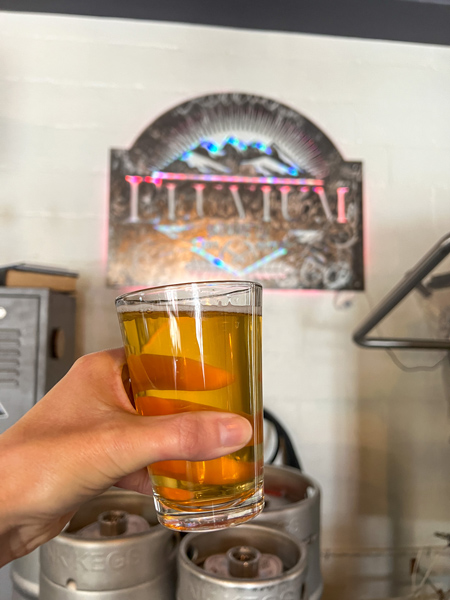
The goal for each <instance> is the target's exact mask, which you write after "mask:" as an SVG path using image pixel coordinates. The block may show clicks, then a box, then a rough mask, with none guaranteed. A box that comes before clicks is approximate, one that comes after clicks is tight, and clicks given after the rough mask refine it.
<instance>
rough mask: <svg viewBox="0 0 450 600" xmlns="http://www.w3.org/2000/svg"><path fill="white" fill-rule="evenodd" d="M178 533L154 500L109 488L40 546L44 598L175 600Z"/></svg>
mask: <svg viewBox="0 0 450 600" xmlns="http://www.w3.org/2000/svg"><path fill="white" fill-rule="evenodd" d="M178 544H179V535H178V534H177V533H176V532H173V531H170V530H169V529H167V528H165V527H163V526H162V525H159V524H158V521H157V517H156V513H155V509H154V505H153V500H152V498H151V497H148V496H144V495H142V494H137V493H134V492H127V491H124V490H110V491H108V492H106V493H105V494H102V495H101V496H99V497H97V498H95V499H93V500H91V501H90V502H88V503H87V504H85V505H84V506H83V507H82V508H81V509H80V510H79V511H78V513H77V514H76V515H75V516H74V517H73V519H72V520H71V521H70V524H69V526H68V528H67V529H66V530H65V531H64V532H63V533H61V534H60V535H58V536H57V537H56V538H54V539H53V540H51V541H50V542H47V543H46V544H44V545H43V546H41V553H40V562H41V570H40V598H42V599H43V600H88V599H89V600H129V599H130V598H132V599H133V600H149V599H151V600H174V598H175V584H176V557H177V552H178Z"/></svg>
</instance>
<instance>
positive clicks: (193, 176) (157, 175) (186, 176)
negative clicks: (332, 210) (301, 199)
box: [127, 171, 323, 186]
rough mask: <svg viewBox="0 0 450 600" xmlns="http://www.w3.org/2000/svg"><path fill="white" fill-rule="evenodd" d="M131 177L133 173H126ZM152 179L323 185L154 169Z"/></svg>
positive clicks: (316, 181) (318, 181) (320, 182)
mask: <svg viewBox="0 0 450 600" xmlns="http://www.w3.org/2000/svg"><path fill="white" fill-rule="evenodd" d="M127 177H133V175H131V176H130V175H127ZM152 179H153V181H155V180H156V179H163V180H169V181H199V182H201V181H212V182H219V183H256V184H259V185H261V184H269V185H282V184H286V185H307V186H314V185H319V186H321V185H323V180H322V179H299V178H295V177H244V176H241V175H205V174H202V173H165V172H163V171H155V172H153V173H152Z"/></svg>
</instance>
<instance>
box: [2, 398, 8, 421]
mask: <svg viewBox="0 0 450 600" xmlns="http://www.w3.org/2000/svg"><path fill="white" fill-rule="evenodd" d="M8 417H9V415H8V412H7V411H6V409H5V407H4V406H3V404H2V403H1V402H0V419H7V418H8Z"/></svg>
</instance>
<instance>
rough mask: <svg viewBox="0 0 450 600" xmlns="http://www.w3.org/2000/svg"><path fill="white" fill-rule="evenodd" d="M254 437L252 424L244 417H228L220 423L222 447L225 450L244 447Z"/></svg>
mask: <svg viewBox="0 0 450 600" xmlns="http://www.w3.org/2000/svg"><path fill="white" fill-rule="evenodd" d="M251 435H252V427H251V425H250V423H249V422H248V421H247V420H246V419H244V418H242V417H227V418H222V419H221V420H220V421H219V437H220V445H221V446H223V447H224V448H230V447H231V446H243V445H244V444H246V443H247V442H248V440H249V439H250V438H251Z"/></svg>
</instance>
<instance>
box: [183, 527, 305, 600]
mask: <svg viewBox="0 0 450 600" xmlns="http://www.w3.org/2000/svg"><path fill="white" fill-rule="evenodd" d="M306 554H307V551H306V547H305V546H304V545H303V544H301V543H300V542H299V541H298V540H297V539H296V538H294V537H293V536H291V535H289V534H287V533H284V532H281V531H274V530H273V529H271V528H269V527H264V526H261V525H239V526H238V527H230V528H229V529H222V530H219V531H213V532H203V533H189V534H188V535H186V536H185V537H184V539H183V540H182V542H181V544H180V549H179V553H178V585H177V596H176V598H177V600H300V599H301V598H303V597H304V589H305V582H306V567H307V561H306V558H307V557H306Z"/></svg>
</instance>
